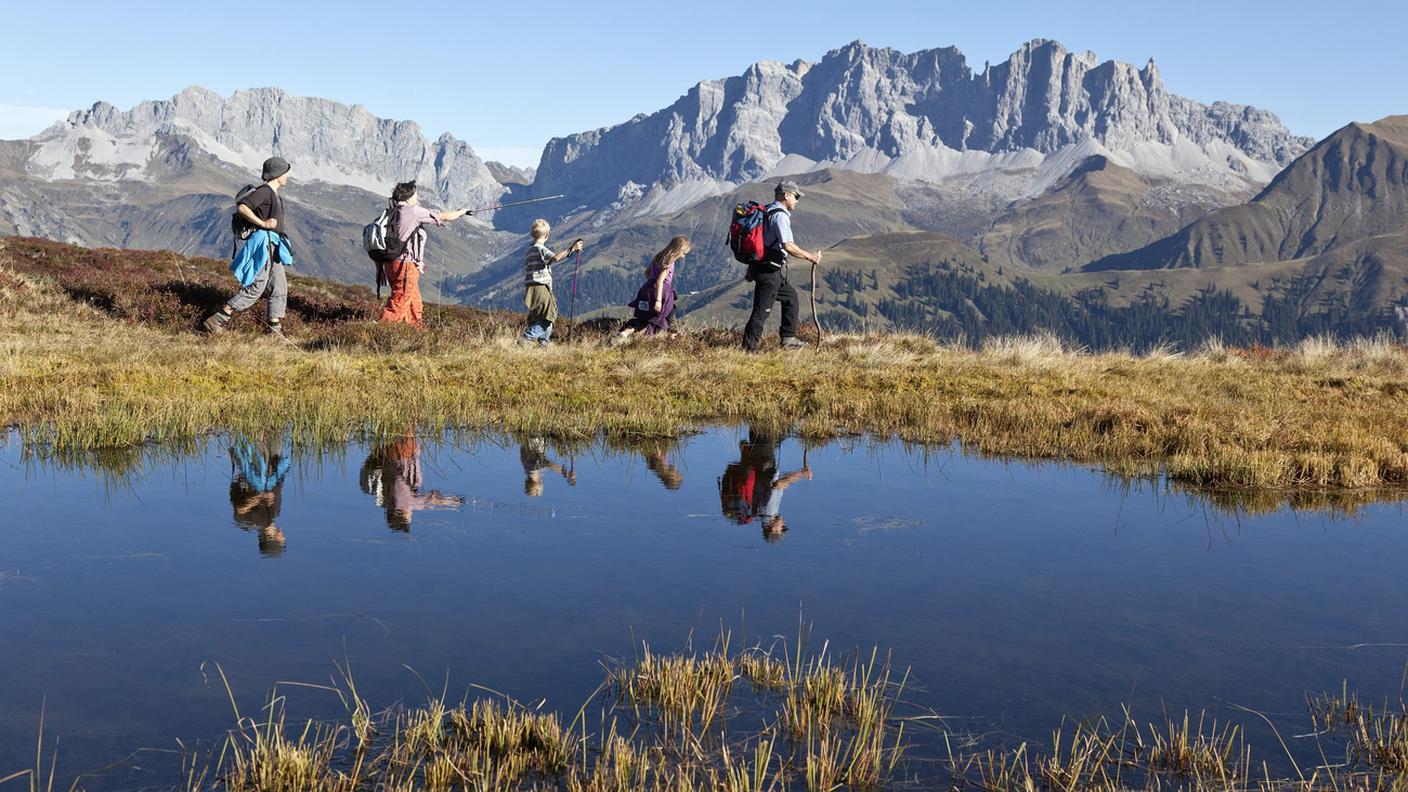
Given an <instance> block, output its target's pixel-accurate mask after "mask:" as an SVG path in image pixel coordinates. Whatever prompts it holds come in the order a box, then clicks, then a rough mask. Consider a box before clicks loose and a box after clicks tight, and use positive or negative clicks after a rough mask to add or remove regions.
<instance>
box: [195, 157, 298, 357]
mask: <svg viewBox="0 0 1408 792" xmlns="http://www.w3.org/2000/svg"><path fill="white" fill-rule="evenodd" d="M288 172H289V164H288V161H287V160H285V159H284V158H283V157H270V158H269V159H267V160H264V167H263V170H262V172H261V173H260V177H261V178H262V179H263V180H264V183H263V184H261V185H259V186H258V187H256V188H255V189H254V190H252V191H249V192H248V193H246V194H244V195H243V196H241V197H240V198H239V201H238V202H237V203H236V204H235V212H236V216H237V222H238V221H240V220H242V221H243V222H244V223H247V224H248V225H249V226H252V227H253V229H254V230H264V231H268V232H272V233H270V234H266V235H264V236H263V238H264V239H268V240H269V243H268V244H269V263H268V265H267V266H265V267H264V268H263V269H261V270H260V271H259V273H258V274H257V275H255V276H254V280H253V282H251V283H249V284H246V285H244V286H243V287H242V288H241V289H240V290H239V291H238V292H235V296H233V297H231V298H230V299H229V300H228V301H226V303H225V304H224V305H222V306H220V308H219V309H218V310H216V311H215V312H214V313H212V314H210V315H209V316H207V317H206V318H205V321H203V322H201V327H202V328H203V329H204V330H205V331H206V332H209V333H220V332H224V330H225V324H226V323H227V322H229V321H230V317H231V316H233V315H234V314H235V312H237V311H244V310H248V309H249V308H251V307H253V306H254V304H255V303H256V302H258V301H259V298H260V297H263V296H264V295H265V294H266V293H267V294H268V297H269V310H268V317H269V332H271V333H273V334H275V335H282V334H283V324H282V322H283V318H284V314H285V313H287V311H288V278H287V276H286V275H285V274H284V265H286V264H291V263H292V262H290V261H285V260H283V256H282V254H281V252H280V251H281V249H282V250H286V249H287V243H286V242H285V241H283V240H285V239H286V238H287V233H288V232H287V231H286V229H287V226H286V225H285V221H284V199H283V196H281V195H279V190H281V189H283V186H284V185H285V184H288ZM251 238H252V237H251ZM274 240H279V241H277V242H276V241H274Z"/></svg>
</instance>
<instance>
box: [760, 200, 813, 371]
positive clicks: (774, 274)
mask: <svg viewBox="0 0 1408 792" xmlns="http://www.w3.org/2000/svg"><path fill="white" fill-rule="evenodd" d="M802 195H803V193H802V190H801V188H799V187H798V186H797V183H796V182H794V181H792V180H791V179H783V180H782V181H780V182H778V184H777V187H776V189H774V190H773V196H774V197H775V198H776V200H775V201H773V202H772V203H771V204H769V205H768V207H767V210H766V212H767V214H766V219H764V221H763V260H762V261H760V262H758V263H757V264H750V265H749V266H748V279H749V280H751V281H753V313H752V314H750V315H749V317H748V324H747V326H746V327H744V329H743V348H744V349H746V350H748V351H749V352H755V351H757V349H758V344H759V343H761V341H762V339H763V325H764V324H765V323H766V322H767V320H768V317H769V316H770V315H771V314H772V304H773V303H774V302H780V303H782V327H781V330H780V332H781V336H782V348H783V349H801V348H802V347H804V346H806V344H803V343H802V342H801V340H799V339H798V338H797V290H796V289H794V288H792V284H790V283H788V282H787V258H788V256H796V257H797V258H800V259H805V260H807V261H810V262H811V263H812V264H820V263H821V251H820V250H818V251H817V252H816V253H808V252H807V251H805V250H803V249H802V248H801V247H799V246H798V245H797V244H796V243H795V242H793V241H792V212H793V210H795V209H796V208H797V201H798V200H800V199H801V198H802Z"/></svg>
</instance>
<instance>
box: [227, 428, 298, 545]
mask: <svg viewBox="0 0 1408 792" xmlns="http://www.w3.org/2000/svg"><path fill="white" fill-rule="evenodd" d="M288 468H289V457H288V454H287V453H284V452H283V451H282V450H280V451H278V452H272V451H268V450H265V451H261V450H260V449H258V448H256V447H255V446H254V444H253V443H251V442H249V441H248V440H243V439H241V440H237V441H235V443H234V444H233V445H231V446H230V506H231V507H233V509H234V512H235V525H237V526H239V528H240V529H241V530H245V531H255V532H257V533H258V535H259V553H260V555H264V556H268V557H271V558H272V557H273V556H276V555H278V554H280V553H282V552H283V551H284V532H283V530H281V529H280V528H279V527H278V526H277V525H275V524H274V520H276V519H278V516H279V508H280V506H281V505H282V501H283V495H282V493H283V488H284V477H285V476H287V475H288Z"/></svg>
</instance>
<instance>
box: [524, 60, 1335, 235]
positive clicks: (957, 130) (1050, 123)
mask: <svg viewBox="0 0 1408 792" xmlns="http://www.w3.org/2000/svg"><path fill="white" fill-rule="evenodd" d="M799 64H801V62H799ZM799 64H794V65H793V66H790V67H789V66H784V65H782V64H780V63H775V62H770V61H763V62H760V63H757V64H754V65H753V66H752V67H750V68H749V69H747V70H746V71H745V72H744V73H743V74H741V75H739V76H738V77H732V78H725V79H719V80H709V81H705V82H701V83H699V84H697V85H696V86H694V87H693V88H691V89H690V90H689V91H687V92H686V93H685V95H684V96H682V97H681V98H680V99H679V100H678V101H677V102H676V103H675V104H673V105H671V106H670V107H668V108H665V109H662V110H660V111H657V112H655V113H651V114H647V115H643V116H637V117H636V118H633V119H631V120H630V121H627V122H625V123H623V124H620V125H618V126H614V127H610V128H606V129H598V130H594V131H592V132H587V133H582V134H579V135H572V136H569V137H566V138H559V139H556V140H553V141H551V142H550V143H549V144H548V146H547V148H546V149H545V151H544V154H543V158H542V161H541V164H540V167H539V172H538V176H537V179H536V180H535V183H534V188H533V189H534V190H535V191H539V192H541V193H542V194H548V193H552V192H568V193H573V194H577V195H581V196H582V197H583V198H584V199H585V202H586V203H587V205H588V206H593V207H597V208H600V207H605V206H608V205H622V202H623V200H624V196H626V195H627V194H628V193H629V194H630V195H631V196H636V197H633V198H631V199H630V200H629V201H627V203H629V204H630V205H631V206H632V207H633V210H632V211H635V212H636V213H643V214H659V213H664V212H669V211H673V210H675V209H678V208H682V207H683V206H684V205H687V203H688V202H690V201H693V200H698V199H699V198H701V197H705V196H707V195H711V194H718V193H720V192H724V191H727V190H729V189H731V188H732V187H734V186H737V185H738V184H740V183H744V182H748V181H756V180H760V179H763V178H767V177H769V176H773V175H777V174H780V173H800V172H804V171H807V170H810V169H814V168H822V167H842V168H848V169H853V170H861V171H870V172H875V171H880V172H885V173H889V174H891V175H894V176H896V177H899V178H901V179H906V180H918V181H927V182H931V183H941V182H944V181H945V180H948V179H951V178H954V177H959V176H961V177H963V178H971V177H972V176H973V175H974V174H981V173H998V172H1009V173H1017V174H1026V175H1024V176H1023V175H1018V176H1016V177H1013V178H1010V179H1005V182H1006V184H1007V186H1006V187H1004V188H1003V189H1008V190H1012V191H1013V192H1012V197H1014V198H1015V197H1020V196H1021V195H1023V194H1034V193H1035V192H1039V191H1040V190H1042V189H1044V188H1045V187H1047V186H1049V185H1050V184H1052V183H1054V182H1055V181H1056V180H1057V179H1059V178H1060V177H1061V176H1063V175H1064V174H1065V173H1068V172H1069V170H1070V168H1072V167H1074V166H1075V165H1076V164H1078V163H1080V162H1082V161H1084V159H1085V158H1086V157H1089V156H1091V155H1096V154H1101V155H1107V156H1110V157H1111V158H1112V160H1113V161H1115V162H1117V163H1118V164H1120V165H1121V166H1123V167H1127V168H1130V169H1131V170H1134V171H1135V172H1138V173H1140V174H1143V175H1145V176H1149V177H1156V178H1163V179H1172V180H1175V181H1181V182H1188V183H1195V184H1202V185H1208V186H1212V187H1214V188H1217V189H1222V190H1235V191H1242V190H1245V189H1246V188H1247V187H1248V185H1249V184H1251V185H1260V184H1265V183H1266V182H1268V181H1269V180H1270V179H1271V177H1272V176H1273V175H1274V174H1275V173H1276V172H1277V171H1279V170H1280V169H1281V168H1282V167H1283V166H1284V165H1285V164H1286V163H1288V162H1290V160H1291V159H1293V158H1294V157H1295V156H1297V155H1298V154H1300V153H1301V152H1303V151H1304V150H1305V149H1306V148H1307V147H1308V146H1309V144H1310V143H1311V142H1313V141H1309V140H1306V139H1303V138H1297V137H1295V136H1293V135H1291V134H1290V132H1288V131H1287V130H1286V129H1285V127H1284V126H1282V125H1281V123H1280V121H1279V120H1278V119H1277V118H1276V117H1275V116H1274V115H1272V114H1271V113H1267V112H1265V111H1261V110H1257V109H1255V108H1248V107H1243V106H1240V105H1228V104H1214V105H1212V106H1205V105H1202V104H1199V103H1197V102H1194V101H1192V100H1189V99H1185V98H1183V97H1179V96H1176V95H1174V94H1171V93H1169V92H1168V91H1167V89H1166V88H1165V87H1164V83H1163V80H1162V78H1161V77H1160V75H1159V72H1158V69H1157V67H1156V66H1155V65H1154V63H1153V62H1152V60H1151V61H1150V62H1149V63H1147V64H1146V65H1145V66H1144V67H1142V68H1140V67H1136V66H1133V65H1130V64H1127V63H1121V62H1118V61H1112V60H1107V61H1101V60H1100V59H1099V58H1098V57H1097V56H1096V55H1095V54H1094V53H1091V52H1079V53H1077V52H1072V51H1070V50H1067V49H1066V48H1065V47H1064V46H1063V45H1062V44H1060V43H1059V42H1057V41H1053V40H1050V39H1033V40H1031V41H1029V42H1027V43H1025V44H1023V45H1022V46H1021V47H1019V48H1018V49H1017V50H1016V51H1015V52H1013V53H1012V54H1011V55H1010V56H1009V57H1008V58H1007V60H1005V61H1003V62H1001V63H998V64H996V65H992V64H985V65H984V68H983V70H982V72H981V73H979V74H977V75H975V74H974V73H973V72H972V70H971V69H970V68H969V66H968V64H967V61H966V59H965V57H964V55H963V53H961V52H960V51H959V50H957V49H956V48H954V47H945V48H938V49H930V50H923V51H920V52H915V53H903V52H900V51H898V50H894V49H889V48H882V47H871V46H869V45H867V44H865V43H864V42H863V41H854V42H852V43H850V44H848V45H846V46H844V47H841V48H839V49H835V50H832V51H830V52H828V53H826V55H825V56H823V57H822V59H821V60H820V61H818V62H816V63H809V64H801V65H799Z"/></svg>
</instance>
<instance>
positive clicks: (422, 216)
mask: <svg viewBox="0 0 1408 792" xmlns="http://www.w3.org/2000/svg"><path fill="white" fill-rule="evenodd" d="M415 210H416V225H422V224H425V223H429V224H430V225H438V226H442V225H445V224H444V223H442V222H441V221H440V213H439V212H434V211H431V210H429V209H427V208H425V207H424V206H420V205H417V206H416V207H415Z"/></svg>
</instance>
